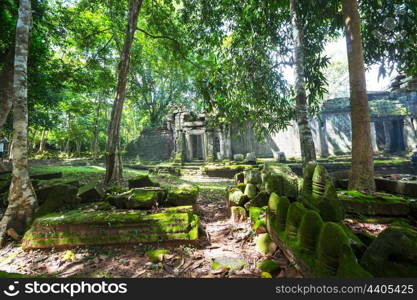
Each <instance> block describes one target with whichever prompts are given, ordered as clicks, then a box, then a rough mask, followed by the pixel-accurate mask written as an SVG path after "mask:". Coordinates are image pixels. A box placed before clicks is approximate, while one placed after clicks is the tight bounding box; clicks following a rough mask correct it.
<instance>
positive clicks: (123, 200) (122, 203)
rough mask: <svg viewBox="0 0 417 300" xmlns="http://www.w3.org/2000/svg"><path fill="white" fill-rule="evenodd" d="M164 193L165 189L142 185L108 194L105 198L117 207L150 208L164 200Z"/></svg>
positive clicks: (165, 192)
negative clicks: (118, 192) (142, 186)
mask: <svg viewBox="0 0 417 300" xmlns="http://www.w3.org/2000/svg"><path fill="white" fill-rule="evenodd" d="M166 194H167V191H166V190H165V189H163V188H160V187H144V188H135V189H131V190H129V191H127V192H125V193H122V194H115V195H109V196H107V200H108V201H109V202H110V203H111V204H112V205H114V206H116V207H117V208H128V209H150V208H152V207H154V206H155V205H157V204H161V203H162V202H164V200H165V198H166Z"/></svg>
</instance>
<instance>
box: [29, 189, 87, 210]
mask: <svg viewBox="0 0 417 300" xmlns="http://www.w3.org/2000/svg"><path fill="white" fill-rule="evenodd" d="M77 193H78V188H77V187H75V186H73V185H69V184H56V185H53V186H49V187H46V188H42V189H39V190H37V191H36V197H37V200H38V203H39V208H38V210H37V211H36V212H35V218H36V217H40V216H43V215H46V214H49V213H51V212H56V211H58V210H61V209H64V208H74V207H76V206H77V205H78V204H79V203H80V199H79V198H78V197H77Z"/></svg>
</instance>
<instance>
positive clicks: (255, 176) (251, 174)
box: [244, 169, 262, 184]
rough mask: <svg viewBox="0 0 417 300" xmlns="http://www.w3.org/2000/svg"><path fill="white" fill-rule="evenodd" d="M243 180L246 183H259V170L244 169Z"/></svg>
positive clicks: (260, 179) (260, 180)
mask: <svg viewBox="0 0 417 300" xmlns="http://www.w3.org/2000/svg"><path fill="white" fill-rule="evenodd" d="M244 182H245V183H246V184H247V183H252V184H261V183H262V178H261V171H259V170H258V169H253V170H247V171H245V176H244Z"/></svg>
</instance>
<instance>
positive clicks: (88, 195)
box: [78, 183, 104, 203]
mask: <svg viewBox="0 0 417 300" xmlns="http://www.w3.org/2000/svg"><path fill="white" fill-rule="evenodd" d="M78 197H80V199H81V203H87V202H98V201H101V200H103V198H104V189H103V186H102V185H101V184H99V183H90V184H86V185H83V186H82V187H80V188H79V190H78Z"/></svg>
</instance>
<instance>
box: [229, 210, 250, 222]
mask: <svg viewBox="0 0 417 300" xmlns="http://www.w3.org/2000/svg"><path fill="white" fill-rule="evenodd" d="M230 218H231V219H232V220H233V221H234V222H235V223H240V222H242V221H244V220H246V218H247V213H246V209H245V208H244V207H242V206H232V207H231V208H230Z"/></svg>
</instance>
